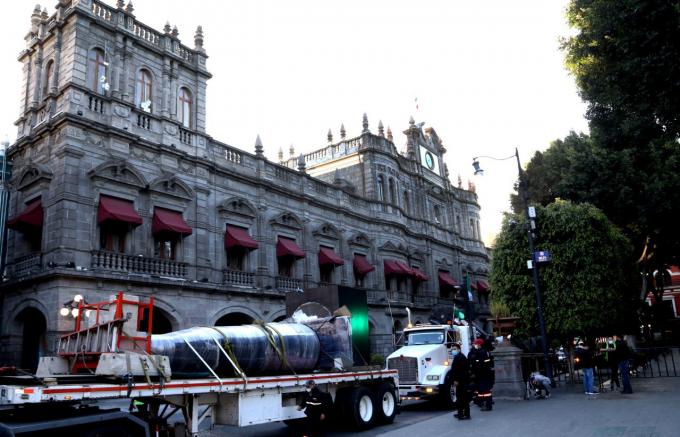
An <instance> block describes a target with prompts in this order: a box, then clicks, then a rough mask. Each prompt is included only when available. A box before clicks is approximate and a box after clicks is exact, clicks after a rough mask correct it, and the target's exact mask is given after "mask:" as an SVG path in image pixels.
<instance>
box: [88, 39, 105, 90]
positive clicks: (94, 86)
mask: <svg viewBox="0 0 680 437" xmlns="http://www.w3.org/2000/svg"><path fill="white" fill-rule="evenodd" d="M102 78H103V79H102ZM107 81H108V78H107V77H106V64H105V62H104V51H103V50H102V49H96V48H95V49H91V50H90V53H89V55H88V62H87V86H88V87H90V89H91V90H92V91H95V92H98V93H99V94H103V93H104V83H105V82H107Z"/></svg>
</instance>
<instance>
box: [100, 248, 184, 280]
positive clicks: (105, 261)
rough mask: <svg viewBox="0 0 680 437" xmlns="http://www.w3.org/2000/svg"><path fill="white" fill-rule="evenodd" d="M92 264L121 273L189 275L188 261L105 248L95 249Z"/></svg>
mask: <svg viewBox="0 0 680 437" xmlns="http://www.w3.org/2000/svg"><path fill="white" fill-rule="evenodd" d="M90 265H91V267H92V268H93V269H97V270H108V271H112V272H120V273H136V274H146V275H156V276H167V277H172V278H184V277H186V275H187V263H183V262H178V261H173V260H169V259H162V258H150V257H145V256H134V255H126V254H124V253H117V252H109V251H105V250H96V251H93V252H92V259H91V262H90Z"/></svg>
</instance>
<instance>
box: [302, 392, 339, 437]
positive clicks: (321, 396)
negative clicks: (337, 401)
mask: <svg viewBox="0 0 680 437" xmlns="http://www.w3.org/2000/svg"><path fill="white" fill-rule="evenodd" d="M305 390H306V391H305V395H304V398H303V399H302V403H300V405H299V406H298V410H304V411H305V415H306V416H307V424H306V426H305V434H304V436H305V437H322V436H324V435H326V423H328V413H329V411H330V408H331V400H330V394H328V393H325V392H322V391H321V390H319V388H318V387H317V386H316V383H315V382H314V381H312V380H309V381H307V382H306V383H305Z"/></svg>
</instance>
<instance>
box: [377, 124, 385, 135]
mask: <svg viewBox="0 0 680 437" xmlns="http://www.w3.org/2000/svg"><path fill="white" fill-rule="evenodd" d="M378 135H380V136H381V137H383V138H385V129H384V128H383V124H382V120H380V121H378Z"/></svg>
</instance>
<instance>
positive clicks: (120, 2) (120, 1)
mask: <svg viewBox="0 0 680 437" xmlns="http://www.w3.org/2000/svg"><path fill="white" fill-rule="evenodd" d="M116 7H117V8H118V9H123V8H124V7H125V0H118V1H117V2H116Z"/></svg>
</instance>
